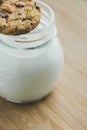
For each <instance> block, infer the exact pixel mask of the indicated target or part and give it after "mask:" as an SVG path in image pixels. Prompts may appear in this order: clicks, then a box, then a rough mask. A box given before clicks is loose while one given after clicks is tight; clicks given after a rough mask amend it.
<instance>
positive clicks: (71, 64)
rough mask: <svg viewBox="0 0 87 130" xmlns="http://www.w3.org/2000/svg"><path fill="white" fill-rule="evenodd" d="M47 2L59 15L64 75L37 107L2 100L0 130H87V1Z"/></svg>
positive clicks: (0, 100) (55, 0) (57, 19)
mask: <svg viewBox="0 0 87 130" xmlns="http://www.w3.org/2000/svg"><path fill="white" fill-rule="evenodd" d="M44 1H45V2H46V3H48V4H49V5H50V6H51V7H52V8H53V9H54V11H55V14H56V25H57V28H58V36H59V38H60V41H61V43H62V46H63V49H64V53H65V65H64V71H63V74H62V76H61V78H60V80H59V82H58V84H57V85H56V88H55V89H54V91H53V92H52V93H51V94H50V95H49V96H48V97H47V98H45V99H44V100H42V101H40V102H38V103H35V104H31V105H29V104H27V105H24V104H23V105H18V104H13V103H10V102H7V101H5V100H4V99H2V98H0V130H87V1H86V0H44Z"/></svg>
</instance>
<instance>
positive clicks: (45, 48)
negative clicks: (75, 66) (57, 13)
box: [0, 1, 64, 103]
mask: <svg viewBox="0 0 87 130" xmlns="http://www.w3.org/2000/svg"><path fill="white" fill-rule="evenodd" d="M38 5H39V6H40V8H41V10H42V18H41V22H40V24H39V26H38V27H37V28H36V29H34V30H33V31H32V32H30V33H28V34H24V35H20V36H9V35H8V36H7V35H3V34H1V35H0V96H1V97H4V98H5V99H7V100H9V101H12V102H17V103H23V102H33V101H36V100H40V99H42V98H43V97H44V96H46V95H48V94H49V93H50V92H51V91H52V90H53V88H54V86H55V84H56V82H57V81H58V78H59V75H60V73H61V71H62V68H63V60H64V57H63V51H62V47H61V44H60V42H59V40H58V37H57V30H56V26H55V17H54V13H53V11H52V9H51V8H50V7H49V6H48V5H47V4H45V3H43V2H40V1H38Z"/></svg>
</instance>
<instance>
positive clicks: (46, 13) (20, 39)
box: [0, 0, 56, 49]
mask: <svg viewBox="0 0 87 130" xmlns="http://www.w3.org/2000/svg"><path fill="white" fill-rule="evenodd" d="M36 2H37V4H38V5H39V7H40V8H41V12H42V17H41V21H40V23H39V25H38V27H36V29H34V30H33V31H31V32H30V33H27V34H22V35H18V36H13V35H4V34H0V43H1V42H2V43H3V44H4V45H7V46H8V47H11V48H16V49H28V48H29V49H32V48H33V49H34V48H37V47H40V46H42V44H44V43H46V42H47V41H49V39H50V38H51V37H52V36H51V35H52V33H53V31H54V35H55V33H56V31H55V27H54V26H55V25H54V21H55V16H54V12H53V10H52V9H51V7H50V6H49V5H47V4H46V3H44V2H42V1H40V0H38V1H36Z"/></svg>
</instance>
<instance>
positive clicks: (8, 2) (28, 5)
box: [0, 0, 41, 35]
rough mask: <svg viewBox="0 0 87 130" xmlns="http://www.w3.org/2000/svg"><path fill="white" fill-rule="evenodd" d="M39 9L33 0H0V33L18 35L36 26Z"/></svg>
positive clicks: (39, 16) (39, 14) (38, 19)
mask: <svg viewBox="0 0 87 130" xmlns="http://www.w3.org/2000/svg"><path fill="white" fill-rule="evenodd" d="M40 18H41V10H40V8H39V7H38V6H37V4H36V2H35V1H34V0H0V33H3V34H7V35H20V34H25V33H28V32H30V31H32V30H33V29H34V28H35V27H37V26H38V24H39V22H40Z"/></svg>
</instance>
